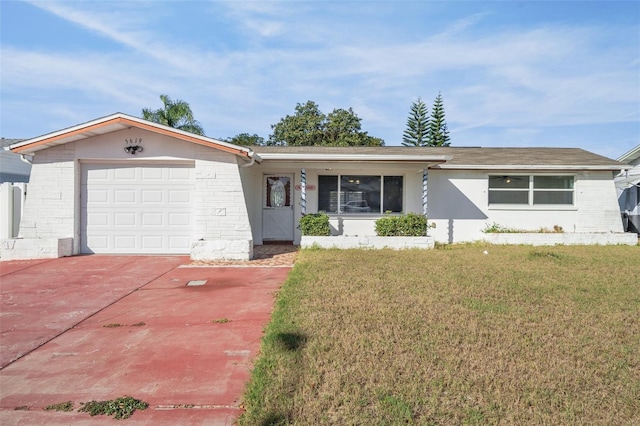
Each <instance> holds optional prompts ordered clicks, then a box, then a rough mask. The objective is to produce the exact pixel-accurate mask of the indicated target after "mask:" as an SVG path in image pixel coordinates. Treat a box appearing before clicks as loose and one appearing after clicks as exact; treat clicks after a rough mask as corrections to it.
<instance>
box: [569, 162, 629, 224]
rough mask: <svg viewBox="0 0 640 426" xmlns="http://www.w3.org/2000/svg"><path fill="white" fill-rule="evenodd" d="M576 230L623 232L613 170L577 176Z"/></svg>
mask: <svg viewBox="0 0 640 426" xmlns="http://www.w3.org/2000/svg"><path fill="white" fill-rule="evenodd" d="M576 199H577V200H576V201H577V205H578V211H577V212H576V232H623V231H624V230H623V228H622V219H621V217H620V207H619V205H618V198H617V195H616V188H615V183H614V181H613V173H612V172H592V173H588V174H587V173H581V174H580V175H578V176H577V177H576Z"/></svg>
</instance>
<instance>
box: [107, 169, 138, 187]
mask: <svg viewBox="0 0 640 426" xmlns="http://www.w3.org/2000/svg"><path fill="white" fill-rule="evenodd" d="M111 170H113V180H114V181H116V182H125V183H128V182H132V181H135V180H136V171H137V170H136V168H134V167H119V168H115V169H111Z"/></svg>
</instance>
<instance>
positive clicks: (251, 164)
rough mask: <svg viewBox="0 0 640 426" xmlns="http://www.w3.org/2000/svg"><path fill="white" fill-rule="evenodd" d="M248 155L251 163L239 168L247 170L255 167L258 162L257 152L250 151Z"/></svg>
mask: <svg viewBox="0 0 640 426" xmlns="http://www.w3.org/2000/svg"><path fill="white" fill-rule="evenodd" d="M247 155H248V156H249V158H250V159H251V161H249V162H248V163H247V164H241V165H240V166H238V167H242V168H243V169H244V168H247V167H251V166H253V165H254V164H255V162H256V156H255V152H253V151H249V153H248V154H247Z"/></svg>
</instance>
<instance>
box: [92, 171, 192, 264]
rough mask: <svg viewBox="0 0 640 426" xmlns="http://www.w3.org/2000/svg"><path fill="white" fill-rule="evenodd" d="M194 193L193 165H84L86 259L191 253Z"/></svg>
mask: <svg viewBox="0 0 640 426" xmlns="http://www.w3.org/2000/svg"><path fill="white" fill-rule="evenodd" d="M193 193H194V169H193V165H187V164H176V165H167V164H163V165H114V164H84V165H83V167H82V192H81V200H82V201H81V206H82V207H81V210H82V211H81V234H82V235H81V244H82V247H81V251H82V253H140V254H159V253H172V254H173V253H175V254H186V253H189V252H190V249H191V243H192V229H193V227H192V224H193V209H192V201H193Z"/></svg>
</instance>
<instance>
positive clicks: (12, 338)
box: [0, 256, 290, 425]
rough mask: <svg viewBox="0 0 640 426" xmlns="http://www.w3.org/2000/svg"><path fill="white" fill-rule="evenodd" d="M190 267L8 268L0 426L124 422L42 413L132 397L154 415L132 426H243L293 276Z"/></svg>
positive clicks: (137, 259)
mask: <svg viewBox="0 0 640 426" xmlns="http://www.w3.org/2000/svg"><path fill="white" fill-rule="evenodd" d="M188 262H189V259H188V258H187V257H184V256H76V257H69V258H62V259H54V260H46V261H42V260H38V261H15V262H0V279H1V280H2V281H1V287H0V314H1V317H0V318H1V320H2V321H1V322H0V331H1V333H2V334H1V337H2V340H1V342H0V349H1V351H0V355H1V356H0V362H1V365H2V369H1V370H0V423H1V424H3V425H4V424H50V425H58V424H59V425H63V424H64V425H66V424H95V423H104V422H105V421H115V420H110V418H107V417H105V416H98V417H90V416H89V415H88V414H86V413H78V412H77V411H74V412H69V413H63V412H50V411H44V410H43V408H44V407H46V406H48V405H51V404H57V403H61V402H66V401H73V402H74V403H75V408H76V409H77V408H79V407H80V402H87V401H91V400H107V399H114V398H118V397H121V396H125V395H129V396H132V397H134V398H137V399H141V400H143V401H145V402H147V403H149V405H150V408H149V409H147V410H145V411H137V412H136V413H135V414H134V415H133V416H132V417H131V418H129V419H128V420H127V424H181V425H189V424H194V425H196V424H198V425H199V424H203V425H204V424H206V425H227V424H233V423H234V421H235V419H236V418H237V416H238V415H239V414H240V413H241V408H240V406H239V404H240V398H241V396H242V392H243V389H244V386H245V384H246V381H247V379H248V378H249V372H250V367H251V362H252V360H253V358H254V357H255V355H256V354H257V351H258V349H259V345H260V338H261V337H262V330H263V328H264V326H265V325H266V323H267V322H268V320H269V316H270V313H271V310H272V307H273V300H274V292H275V291H276V290H277V289H278V288H279V287H280V285H281V284H282V283H283V282H284V280H285V279H286V276H287V274H288V272H289V270H290V268H288V267H180V265H187V264H188ZM191 281H197V282H196V284H198V283H200V284H202V281H206V282H205V283H204V284H202V285H196V286H188V285H187V284H188V283H189V282H191Z"/></svg>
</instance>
